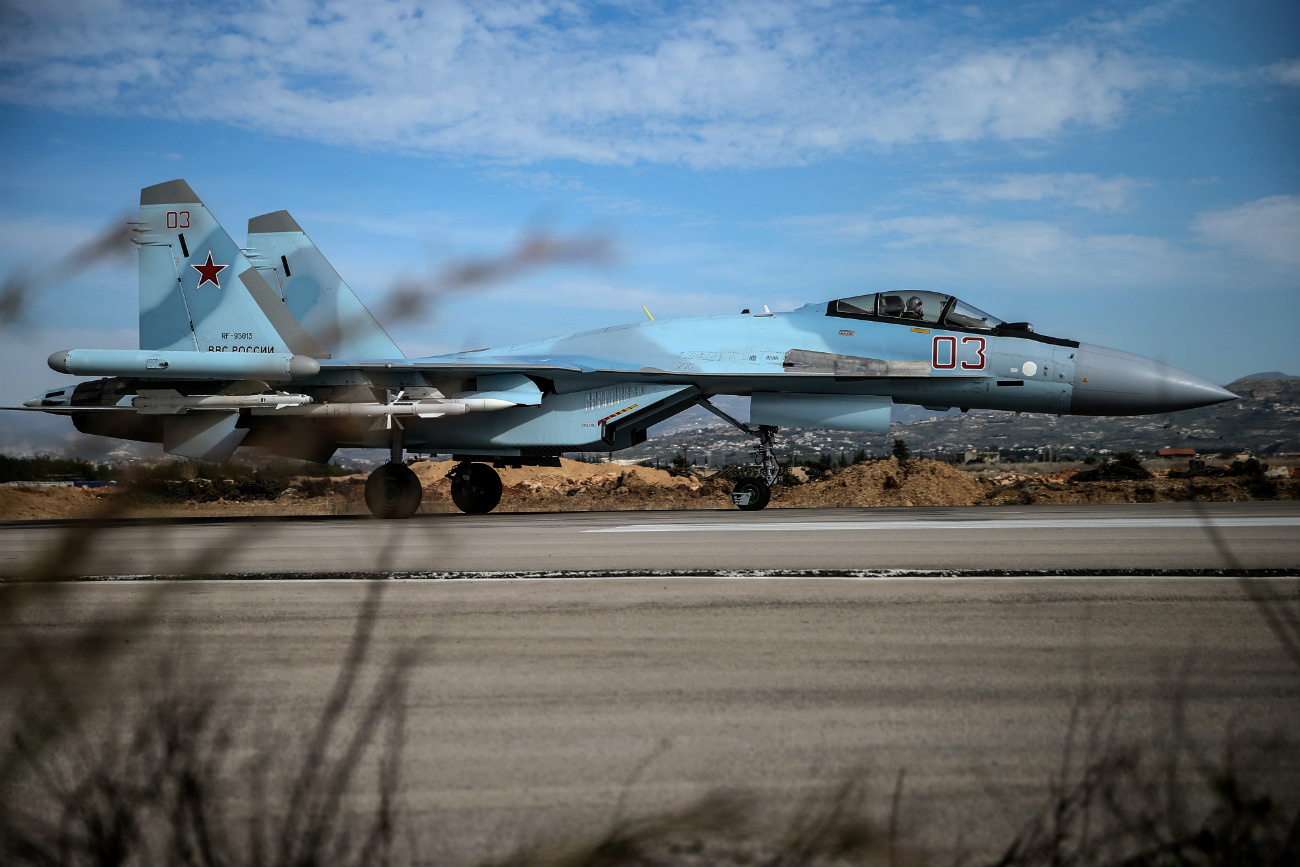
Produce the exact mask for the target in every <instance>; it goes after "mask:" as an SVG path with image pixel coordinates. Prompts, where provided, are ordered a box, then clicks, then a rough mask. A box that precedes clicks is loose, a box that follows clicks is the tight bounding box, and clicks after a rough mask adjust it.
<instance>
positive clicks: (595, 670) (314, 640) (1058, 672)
mask: <svg viewBox="0 0 1300 867" xmlns="http://www.w3.org/2000/svg"><path fill="white" fill-rule="evenodd" d="M1297 529H1300V507H1298V506H1297V505H1296V504H1288V503H1280V504H1279V503H1256V504H1219V505H1203V506H1191V505H1187V506H1184V505H1181V504H1179V505H1164V504H1159V505H1150V506H1127V507H1111V506H1102V507H1073V506H1072V507H1041V508H1037V507H1030V508H1015V507H1006V508H969V509H905V510H903V509H900V510H889V509H879V510H818V511H794V510H791V511H767V512H763V513H758V514H742V513H737V512H724V511H716V512H687V513H681V512H677V513H646V512H621V513H601V514H592V513H578V514H513V515H512V514H502V515H487V516H473V517H471V516H457V515H453V516H430V517H427V518H417V519H414V520H411V521H406V522H380V521H370V520H358V519H351V518H326V519H315V520H298V519H284V520H273V521H253V520H242V521H239V520H236V521H229V520H185V521H173V522H165V523H148V522H133V521H119V522H113V523H111V524H109V525H106V526H103V527H99V528H87V527H85V526H81V525H66V524H57V523H37V522H32V523H9V524H4V525H0V558H2V559H0V571H3V572H6V573H8V574H10V575H14V574H17V573H21V572H25V571H31V570H32V568H33V567H32V564H33V563H34V562H36V561H37V560H38V559H39V558H41V557H49V558H50V559H49V560H47V562H48V563H53V564H55V565H54V567H52V568H53V569H54V570H55V571H61V572H62V573H67V574H75V573H76V572H78V571H82V572H84V573H86V574H90V575H100V576H123V575H144V576H151V577H152V576H158V575H166V574H172V575H181V576H187V577H194V576H196V575H198V574H201V573H208V574H210V575H214V576H230V577H228V578H226V577H208V578H204V579H202V580H180V581H122V580H99V581H86V582H78V583H72V584H61V585H52V586H44V587H41V588H38V589H36V590H35V591H33V592H31V593H29V594H28V595H23V596H19V595H16V594H17V593H18V592H19V591H23V590H25V589H26V590H30V589H31V588H20V587H16V586H13V585H9V586H5V585H0V599H3V600H6V601H7V602H10V603H13V602H14V600H19V599H21V600H23V601H22V604H9V605H6V606H5V608H6V610H7V615H6V617H5V618H4V619H3V620H0V650H3V651H4V652H5V653H6V654H13V653H21V650H16V649H18V648H21V647H22V646H23V645H22V643H21V642H22V640H23V636H27V637H28V639H30V638H31V637H32V636H36V637H40V638H42V639H49V640H52V641H63V640H64V639H67V640H68V641H69V642H71V643H72V644H75V641H74V639H75V637H76V636H77V635H79V634H81V633H82V631H83V630H84V629H86V628H87V627H88V626H90V625H91V624H94V623H97V622H103V621H104V620H105V619H115V618H116V619H125V620H127V621H130V620H131V619H132V618H134V617H138V618H139V619H140V622H141V623H142V624H143V625H142V626H141V627H139V628H136V627H132V628H131V631H129V632H128V633H127V637H126V638H124V639H122V641H121V642H120V643H114V645H113V646H112V647H111V649H110V651H109V652H108V653H107V658H106V659H104V660H100V661H97V662H96V664H94V665H90V666H87V665H85V664H84V660H79V659H78V658H77V657H75V656H69V657H68V665H69V666H70V668H71V669H72V672H71V673H76V672H81V673H82V674H84V675H85V677H84V678H83V679H81V680H78V681H74V682H75V683H76V685H77V690H78V694H79V697H80V699H81V700H84V701H86V702H88V703H90V704H92V705H95V706H101V707H106V708H109V709H110V712H109V713H108V714H107V715H106V718H107V719H110V720H112V721H113V723H114V724H117V725H120V724H123V723H124V721H126V720H129V719H130V718H131V717H132V714H133V713H137V712H139V711H140V709H141V708H144V707H146V706H147V700H148V699H149V697H150V696H152V695H157V694H158V693H159V691H160V690H162V689H163V685H162V684H163V683H164V681H165V683H166V684H167V689H169V690H171V691H172V692H175V691H177V690H178V689H179V690H180V691H181V693H184V692H185V690H193V691H196V692H203V691H206V690H208V689H209V688H210V685H211V684H213V683H215V684H217V685H218V686H219V691H218V692H217V693H216V694H218V695H220V696H222V699H221V701H220V702H219V703H218V708H219V713H220V714H222V715H224V716H225V717H227V718H228V719H229V721H230V727H231V730H232V731H234V732H235V740H236V742H237V743H239V744H241V745H243V746H241V749H243V750H248V751H251V754H253V755H259V753H258V750H263V751H268V750H269V753H268V755H267V756H266V757H265V759H264V761H265V763H266V764H267V766H268V767H271V768H272V769H273V770H272V776H273V777H274V778H276V779H287V778H288V777H289V776H290V774H289V772H288V768H290V767H292V764H293V762H294V761H295V757H296V756H300V755H301V753H302V744H303V743H304V742H305V733H306V732H307V731H308V729H309V727H310V725H311V723H312V721H313V720H314V719H316V718H317V716H318V714H319V712H320V710H321V708H322V707H323V704H324V701H325V697H326V695H327V694H328V693H329V690H330V688H331V686H332V684H333V683H334V680H335V677H336V675H337V672H338V669H339V664H340V662H341V660H342V659H343V658H344V655H345V651H346V648H347V645H348V641H349V639H350V637H351V635H352V634H353V630H354V628H355V626H356V622H357V615H358V612H359V611H361V610H362V604H363V600H364V599H365V598H366V595H367V594H368V593H370V592H376V591H374V589H373V588H379V590H378V591H377V592H380V593H381V594H382V595H381V598H380V603H379V609H378V611H377V613H376V615H375V616H374V617H373V618H372V619H371V620H370V621H369V622H370V623H371V624H372V626H373V629H374V646H373V648H372V650H371V653H370V659H371V661H372V662H371V664H370V665H369V666H368V668H367V671H366V672H365V673H364V676H363V677H362V683H363V684H369V683H372V682H373V678H374V676H375V674H376V671H375V669H376V668H377V667H378V665H379V663H380V662H381V661H383V660H387V659H389V658H391V657H392V656H393V654H396V653H398V652H402V651H411V652H414V653H415V654H416V656H415V658H416V662H415V664H414V666H413V667H412V668H411V669H410V672H409V675H408V678H407V689H406V691H405V692H404V693H402V694H401V695H402V700H401V702H400V707H401V708H402V709H403V710H404V712H405V745H404V750H403V762H402V784H401V791H402V821H403V823H404V824H403V827H404V828H405V829H406V831H405V832H404V833H405V834H407V835H408V836H407V837H406V838H404V839H407V840H408V841H409V843H410V845H411V846H412V847H414V849H415V850H416V851H417V852H418V854H420V856H421V857H422V859H423V860H427V861H435V862H441V863H462V862H467V861H480V862H481V861H483V860H486V859H490V858H493V857H503V856H505V855H506V854H507V853H509V852H510V851H511V850H513V849H514V848H515V847H517V846H521V845H527V844H530V843H532V842H535V841H537V840H555V839H557V838H566V837H567V838H572V837H573V836H574V835H577V834H580V833H587V832H590V831H592V830H600V829H604V828H608V827H609V826H610V825H611V823H613V822H614V821H615V820H616V819H617V818H620V817H621V818H626V817H628V816H639V815H645V814H647V813H651V812H654V811H657V810H666V809H676V808H680V807H682V806H683V805H685V804H688V803H690V802H692V801H693V800H694V799H696V798H698V797H701V796H703V795H705V794H707V793H709V792H711V791H714V790H717V789H718V788H720V787H721V788H729V789H737V790H742V791H745V792H748V793H750V794H752V795H753V796H754V798H755V799H756V800H755V803H756V805H757V806H756V807H755V809H756V810H758V811H760V813H761V812H762V811H767V810H771V811H774V813H773V815H777V816H780V815H786V816H788V815H789V813H790V811H791V810H794V809H796V808H797V806H798V804H799V803H800V802H801V799H803V798H806V797H809V796H810V795H812V794H815V793H817V792H825V791H828V790H829V789H831V788H833V787H834V786H836V785H838V784H839V783H840V782H842V781H843V780H845V779H848V778H853V779H856V780H859V781H861V782H863V783H864V784H865V786H866V789H867V792H868V801H867V803H868V805H869V809H870V812H871V813H872V814H873V815H874V816H876V817H877V819H878V821H879V822H880V823H882V824H883V823H885V822H886V821H887V817H888V815H889V811H890V803H891V797H892V795H893V792H894V789H895V785H896V784H897V782H898V780H899V775H900V774H902V775H903V788H902V798H901V801H900V808H901V812H900V817H901V825H900V831H901V832H902V833H903V835H904V836H905V837H907V838H910V839H912V840H914V841H918V842H919V843H920V844H921V845H922V846H923V847H925V848H927V849H929V850H930V851H931V852H934V853H937V854H935V855H934V856H932V858H931V860H934V861H940V862H942V861H951V860H954V859H955V858H957V857H958V856H959V855H961V854H962V853H967V854H971V853H973V857H982V856H988V855H992V854H994V853H996V852H997V851H998V850H999V849H1000V848H1001V847H1004V846H1005V845H1007V844H1008V843H1009V842H1010V840H1011V839H1012V838H1013V837H1014V836H1015V834H1016V833H1017V831H1018V830H1020V828H1021V826H1022V825H1023V824H1024V823H1025V822H1026V821H1027V820H1028V819H1029V818H1030V817H1031V816H1032V815H1034V813H1035V811H1037V810H1041V809H1045V808H1046V807H1047V806H1048V805H1049V803H1050V800H1051V795H1050V785H1049V784H1050V782H1051V780H1052V779H1053V778H1054V777H1057V776H1059V775H1060V773H1061V768H1062V762H1063V757H1064V756H1065V755H1066V754H1067V745H1068V744H1069V743H1070V732H1071V731H1072V730H1073V731H1074V732H1075V739H1074V741H1073V743H1074V751H1073V753H1072V755H1073V756H1074V758H1075V760H1076V761H1077V760H1078V758H1079V756H1080V755H1081V751H1082V750H1083V748H1084V746H1085V745H1086V743H1087V742H1088V741H1089V738H1090V737H1091V736H1092V735H1093V734H1094V733H1098V732H1099V733H1101V734H1100V736H1099V742H1100V743H1103V744H1106V745H1107V746H1106V747H1105V749H1121V748H1128V747H1132V748H1134V749H1135V750H1136V753H1135V754H1136V755H1138V756H1139V757H1140V758H1141V760H1142V761H1143V762H1146V763H1149V765H1150V767H1149V769H1148V770H1147V771H1144V773H1146V774H1148V777H1147V782H1149V783H1153V781H1154V782H1160V783H1161V785H1163V783H1162V781H1163V780H1164V779H1165V777H1164V776H1163V774H1164V773H1165V771H1164V770H1157V769H1156V767H1157V766H1163V763H1165V760H1166V759H1167V758H1168V757H1169V756H1171V755H1172V754H1173V752H1172V751H1176V750H1175V749H1174V747H1175V746H1176V745H1181V746H1182V747H1184V748H1185V751H1184V753H1182V754H1181V755H1182V758H1181V760H1180V764H1179V768H1180V770H1179V771H1178V772H1177V773H1176V774H1175V775H1174V777H1175V778H1176V779H1178V780H1181V781H1182V784H1183V786H1184V787H1185V791H1187V792H1190V793H1193V795H1195V794H1196V793H1201V794H1204V793H1205V792H1207V791H1209V789H1208V783H1207V782H1206V778H1205V777H1204V773H1205V772H1206V769H1208V768H1210V767H1212V765H1213V762H1214V761H1216V760H1217V759H1219V758H1220V757H1221V756H1222V755H1223V754H1224V751H1225V750H1227V749H1228V748H1232V749H1234V750H1235V751H1236V755H1237V756H1238V759H1237V761H1238V762H1239V763H1240V769H1242V770H1243V771H1249V772H1250V774H1252V775H1254V774H1262V775H1263V776H1262V777H1259V776H1251V777H1250V779H1251V780H1256V781H1258V782H1259V783H1260V784H1261V785H1262V786H1263V787H1264V788H1265V789H1266V790H1267V791H1269V792H1271V793H1272V794H1273V795H1274V796H1275V797H1281V798H1283V799H1287V798H1290V799H1293V800H1294V799H1295V798H1296V797H1297V796H1298V793H1300V750H1297V749H1296V748H1295V747H1296V743H1295V737H1294V733H1295V732H1297V731H1300V677H1297V674H1300V671H1297V668H1298V667H1300V660H1298V659H1297V657H1296V656H1295V655H1294V654H1293V652H1291V651H1288V649H1287V645H1286V642H1287V641H1291V642H1293V643H1294V642H1295V640H1296V636H1295V627H1294V624H1295V623H1296V622H1298V621H1300V583H1298V582H1297V579H1296V578H1295V577H1294V576H1295V574H1296V572H1297V567H1298V566H1300V533H1297V532H1296V531H1297ZM51 552H54V553H55V554H57V556H51ZM437 570H441V571H438V574H439V575H441V576H451V579H452V580H448V578H447V577H438V578H433V579H430V580H412V579H410V578H409V577H408V578H403V577H401V576H403V575H406V576H410V575H418V574H421V573H422V572H430V571H437ZM736 570H743V571H745V572H748V573H752V574H747V575H745V576H744V577H737V573H736ZM999 570H1003V571H1007V572H1012V573H1015V575H1016V577H996V576H995V574H994V573H996V572H997V571H999ZM1089 570H1094V571H1095V572H1096V573H1097V575H1096V576H1089V575H1088V574H1080V573H1087V572H1088V571H1089ZM927 571H929V572H931V573H932V574H933V575H934V576H935V577H930V578H923V577H917V573H919V572H927ZM1035 571H1038V572H1041V573H1042V574H1041V575H1034V574H1032V573H1033V572H1035ZM1219 571H1222V572H1226V573H1227V574H1228V576H1229V577H1216V575H1215V573H1216V572H1219ZM1270 571H1271V573H1272V574H1271V577H1256V578H1252V579H1241V578H1234V577H1231V576H1232V575H1243V574H1255V575H1265V574H1270ZM521 572H530V573H535V574H537V575H539V576H542V577H531V578H528V577H519V573H521ZM684 572H698V573H703V574H706V575H711V576H713V577H692V576H688V575H683V574H681V573H684ZM1180 572H1182V573H1187V574H1185V575H1184V576H1183V577H1177V573H1180ZM574 573H582V574H583V575H585V576H586V577H581V578H575V577H572V576H573V574H574ZM1027 573H1029V574H1027ZM1278 573H1280V574H1278ZM45 574H49V571H48V570H47V571H46V572H45ZM363 574H370V575H379V576H384V577H388V578H390V579H392V580H384V581H364V580H355V579H356V577H357V576H358V575H363ZM782 574H795V575H813V576H817V577H754V575H760V576H761V575H768V576H772V575H782ZM278 575H292V576H293V577H294V578H295V579H296V580H287V581H286V580H255V579H259V578H260V579H274V578H275V577H276V576H278ZM313 575H314V576H316V577H314V578H313V577H312V576H313ZM475 575H478V576H481V577H474V576H475ZM962 575H966V576H974V577H960V576H962ZM1151 575H1156V576H1159V577H1150V576H1151ZM394 576H397V577H394ZM566 576H567V577H566ZM638 576H640V577H638ZM653 576H658V577H653ZM729 576H730V577H729ZM828 576H840V577H828ZM954 576H958V577H954ZM340 577H346V578H349V579H350V580H337V579H338V578H340ZM1287 624H1291V625H1290V626H1288V625H1287ZM1288 630H1289V631H1288ZM72 644H69V645H68V646H72ZM10 658H11V659H12V657H10ZM163 661H165V663H166V666H167V669H168V672H169V673H168V675H167V676H166V677H165V678H164V677H162V676H161V675H158V674H156V673H155V672H156V670H157V668H158V666H159V665H160V663H161V662H163ZM363 692H364V689H363ZM169 694H170V693H169ZM205 694H206V693H205ZM22 701H23V698H22V694H21V691H19V690H15V689H7V690H5V691H4V692H0V706H6V709H7V710H10V711H12V710H14V709H15V706H16V705H20V704H21V703H22ZM1072 720H1073V723H1072ZM1072 726H1073V729H1072ZM268 732H271V733H276V737H275V738H272V737H268V736H267V733H268ZM1279 737H1282V738H1290V740H1289V742H1288V743H1287V744H1286V745H1284V746H1283V747H1281V748H1276V747H1274V746H1272V745H1273V744H1275V743H1276V741H1277V738H1279ZM277 738H278V739H277ZM380 740H382V738H381V739H380ZM267 744H274V745H275V746H274V747H273V748H268V747H267ZM241 755H245V754H244V753H241ZM1261 757H1262V758H1261ZM259 761H261V760H259ZM371 767H372V763H371V762H370V760H367V761H366V762H363V770H365V771H366V774H368V773H369V770H368V769H371ZM363 779H365V780H369V777H368V776H366V775H365V774H363ZM368 786H369V783H367V784H366V786H365V787H363V788H362V790H361V791H360V793H359V795H358V800H357V801H356V802H355V803H356V805H357V806H358V807H359V808H361V809H363V810H364V809H365V808H366V807H367V805H368V804H369V803H370V802H369V801H368V800H367V799H368V798H369V797H370V795H369V792H370V789H369V787H368ZM1153 787H1154V788H1155V789H1160V788H1161V787H1160V786H1156V785H1154V783H1153ZM1161 790H1163V789H1161ZM783 821H784V820H783V819H779V818H778V819H773V820H772V821H771V822H769V823H768V825H767V827H769V828H777V829H779V828H780V827H783V824H782V823H783ZM967 860H970V859H967Z"/></svg>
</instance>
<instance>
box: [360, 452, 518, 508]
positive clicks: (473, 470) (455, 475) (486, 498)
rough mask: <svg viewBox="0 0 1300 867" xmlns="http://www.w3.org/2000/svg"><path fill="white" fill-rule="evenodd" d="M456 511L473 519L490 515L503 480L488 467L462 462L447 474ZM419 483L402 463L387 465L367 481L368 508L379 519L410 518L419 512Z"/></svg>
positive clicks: (499, 500)
mask: <svg viewBox="0 0 1300 867" xmlns="http://www.w3.org/2000/svg"><path fill="white" fill-rule="evenodd" d="M447 478H449V479H451V499H452V502H454V503H455V504H456V508H458V509H460V510H461V511H462V512H469V513H470V514H471V515H479V514H483V513H484V512H490V511H492V510H493V509H495V508H496V507H497V504H498V503H500V502H501V476H499V475H497V471H496V470H494V469H492V468H491V467H489V466H488V465H487V464H472V463H470V462H469V461H462V462H461V463H459V464H457V465H456V467H455V468H454V469H453V470H452V471H451V472H450V473H448V474H447ZM422 493H423V491H422V489H421V487H420V479H419V477H418V476H416V475H415V473H414V472H412V471H411V468H410V467H408V466H407V465H406V464H403V463H387V464H383V465H382V466H380V467H379V468H377V469H376V470H375V471H374V472H372V473H371V474H370V478H368V479H366V506H368V507H369V509H370V514H372V515H374V516H375V517H376V518H409V517H411V516H412V515H414V514H415V510H416V509H418V508H420V499H421V495H422Z"/></svg>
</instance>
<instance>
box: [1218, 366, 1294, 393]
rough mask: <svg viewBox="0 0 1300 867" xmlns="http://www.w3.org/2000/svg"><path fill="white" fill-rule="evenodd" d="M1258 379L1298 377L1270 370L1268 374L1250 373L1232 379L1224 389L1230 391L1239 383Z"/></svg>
mask: <svg viewBox="0 0 1300 867" xmlns="http://www.w3.org/2000/svg"><path fill="white" fill-rule="evenodd" d="M1259 379H1300V376H1292V375H1291V374H1289V373H1282V372H1281V371H1278V370H1270V371H1269V372H1268V373H1251V374H1248V375H1247V376H1241V377H1238V378H1237V379H1234V380H1233V381H1232V382H1231V383H1230V384H1228V385H1227V386H1225V387H1226V388H1228V389H1232V386H1234V385H1236V384H1237V383H1239V382H1251V381H1254V380H1259Z"/></svg>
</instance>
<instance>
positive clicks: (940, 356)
mask: <svg viewBox="0 0 1300 867" xmlns="http://www.w3.org/2000/svg"><path fill="white" fill-rule="evenodd" d="M986 345H987V343H986V342H985V340H984V338H983V337H963V338H961V352H960V355H959V353H958V350H957V338H956V337H952V336H951V335H941V336H938V337H935V338H934V342H933V343H932V344H931V348H930V365H931V366H932V367H934V369H935V370H955V369H956V367H957V365H958V364H959V363H960V364H961V369H962V370H983V369H984V348H985V346H986Z"/></svg>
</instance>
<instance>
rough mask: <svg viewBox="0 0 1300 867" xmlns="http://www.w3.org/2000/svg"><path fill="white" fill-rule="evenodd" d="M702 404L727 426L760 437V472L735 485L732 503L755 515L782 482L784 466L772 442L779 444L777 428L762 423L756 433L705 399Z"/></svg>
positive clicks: (757, 447)
mask: <svg viewBox="0 0 1300 867" xmlns="http://www.w3.org/2000/svg"><path fill="white" fill-rule="evenodd" d="M699 404H700V406H702V407H704V408H705V409H707V410H708V411H709V412H711V413H713V414H714V415H716V416H717V417H718V418H720V419H722V420H723V421H725V422H726V423H727V424H730V425H732V426H734V427H736V428H739V429H740V430H742V431H744V432H745V433H747V434H749V435H750V436H755V437H758V442H757V443H755V444H754V463H755V465H756V466H757V469H758V473H757V475H753V476H745V477H744V478H742V479H740V480H739V481H738V482H736V486H735V487H733V488H732V489H731V502H732V503H734V504H735V506H736V508H737V509H740V510H742V511H745V512H756V511H758V510H759V509H762V508H765V507H766V506H767V504H768V503H769V502H771V500H772V486H773V485H775V484H776V483H777V482H779V481H781V465H780V464H779V463H778V462H777V460H776V451H775V449H774V448H773V443H775V441H776V427H775V426H773V425H769V424H763V425H759V426H758V430H755V429H754V428H752V427H750V426H749V425H747V424H745V423H744V422H741V421H739V420H737V419H734V418H732V417H731V416H729V415H727V414H726V413H725V412H723V411H722V410H720V409H718V408H717V407H716V406H714V405H713V404H711V403H709V401H708V400H707V399H706V398H700V401H699Z"/></svg>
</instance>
